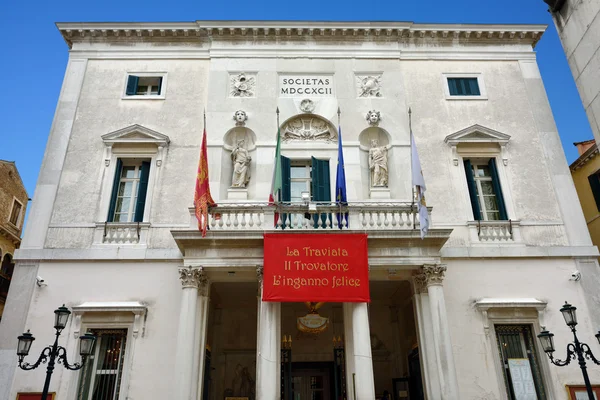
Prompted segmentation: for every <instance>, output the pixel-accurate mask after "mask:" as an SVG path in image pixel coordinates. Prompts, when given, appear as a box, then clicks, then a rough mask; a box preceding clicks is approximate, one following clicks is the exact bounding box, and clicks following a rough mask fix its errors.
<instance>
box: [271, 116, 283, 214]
mask: <svg viewBox="0 0 600 400" xmlns="http://www.w3.org/2000/svg"><path fill="white" fill-rule="evenodd" d="M275 114H277V137H276V138H275V143H277V141H278V140H279V135H280V133H279V106H277V108H276V109H275ZM275 156H277V149H275ZM275 166H277V161H276V162H275ZM281 190H282V189H280V190H279V193H277V200H275V199H273V201H275V203H276V204H277V213H279V206H280V204H281Z"/></svg>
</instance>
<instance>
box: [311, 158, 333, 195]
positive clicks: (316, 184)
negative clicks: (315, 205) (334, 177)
mask: <svg viewBox="0 0 600 400" xmlns="http://www.w3.org/2000/svg"><path fill="white" fill-rule="evenodd" d="M312 192H313V196H312V197H313V201H331V188H330V183H329V160H317V159H316V158H314V157H312Z"/></svg>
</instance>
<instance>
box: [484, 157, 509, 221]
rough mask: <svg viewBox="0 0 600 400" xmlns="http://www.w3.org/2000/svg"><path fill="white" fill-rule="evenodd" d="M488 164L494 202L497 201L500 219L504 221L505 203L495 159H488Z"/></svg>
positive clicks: (505, 217) (506, 216)
mask: <svg viewBox="0 0 600 400" xmlns="http://www.w3.org/2000/svg"><path fill="white" fill-rule="evenodd" d="M488 165H489V167H490V173H491V174H492V186H493V187H494V194H495V195H496V202H497V203H498V211H499V212H500V219H501V220H504V221H506V220H507V219H508V214H507V213H506V205H505V203H504V196H503V195H502V186H501V185H500V178H499V177H498V167H497V166H496V159H495V158H492V159H490V161H489V162H488Z"/></svg>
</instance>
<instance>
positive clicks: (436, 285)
mask: <svg viewBox="0 0 600 400" xmlns="http://www.w3.org/2000/svg"><path fill="white" fill-rule="evenodd" d="M422 271H423V274H424V275H425V279H426V285H427V294H428V296H429V310H430V311H431V322H432V330H431V331H432V333H433V342H434V344H435V353H436V364H437V370H438V377H439V382H440V390H441V396H440V398H441V399H443V400H458V381H457V378H456V369H455V367H454V354H453V353H452V341H451V339H450V330H449V327H448V314H447V312H446V303H445V300H444V289H443V287H442V281H443V280H444V273H445V272H446V266H443V265H439V264H434V265H424V266H423V267H422Z"/></svg>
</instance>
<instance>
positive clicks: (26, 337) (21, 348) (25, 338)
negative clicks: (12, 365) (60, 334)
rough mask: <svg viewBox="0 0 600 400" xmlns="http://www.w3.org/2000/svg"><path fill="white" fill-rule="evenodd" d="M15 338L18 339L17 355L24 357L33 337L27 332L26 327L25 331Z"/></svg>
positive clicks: (27, 352)
mask: <svg viewBox="0 0 600 400" xmlns="http://www.w3.org/2000/svg"><path fill="white" fill-rule="evenodd" d="M17 339H19V344H18V345H17V355H18V356H21V357H25V356H26V355H27V354H29V349H31V344H32V343H33V341H34V340H35V338H34V337H33V335H32V334H31V333H29V329H28V330H27V332H25V333H23V334H22V335H21V336H19V337H18V338H17Z"/></svg>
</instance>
